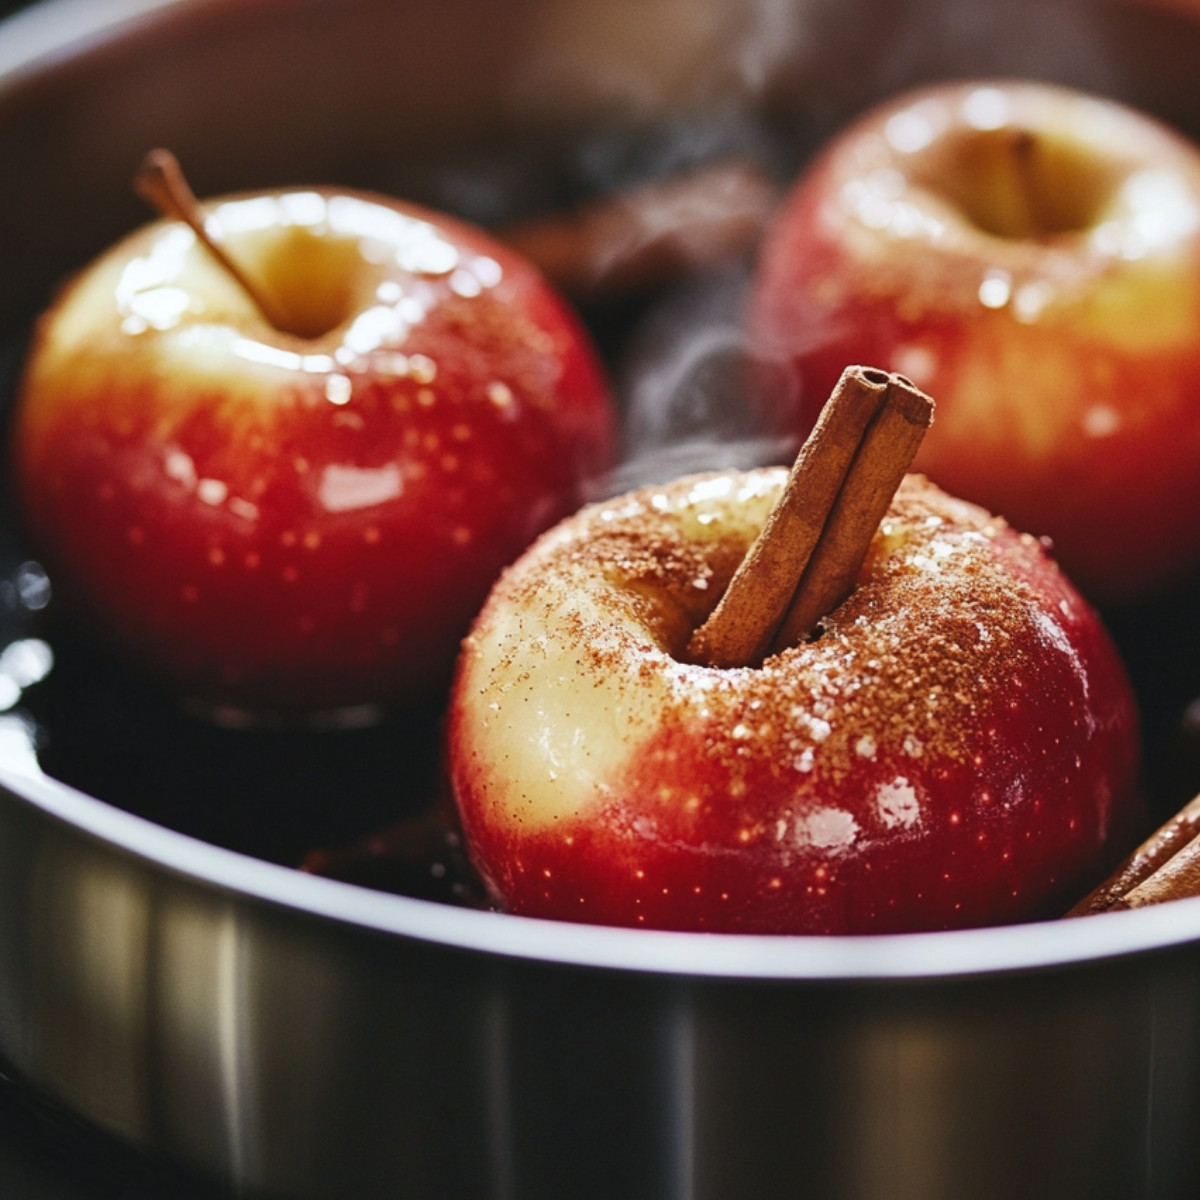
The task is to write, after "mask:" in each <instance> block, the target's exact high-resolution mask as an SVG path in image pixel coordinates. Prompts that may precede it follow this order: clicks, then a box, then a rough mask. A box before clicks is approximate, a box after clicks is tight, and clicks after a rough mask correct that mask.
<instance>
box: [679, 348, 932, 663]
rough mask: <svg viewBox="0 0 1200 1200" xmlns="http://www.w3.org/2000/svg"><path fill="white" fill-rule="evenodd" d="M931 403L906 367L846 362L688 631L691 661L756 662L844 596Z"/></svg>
mask: <svg viewBox="0 0 1200 1200" xmlns="http://www.w3.org/2000/svg"><path fill="white" fill-rule="evenodd" d="M932 412H933V402H932V401H931V400H930V399H929V398H928V397H927V396H925V395H924V394H923V393H921V392H919V391H918V390H917V389H916V388H915V387H914V386H913V385H912V384H911V383H910V382H909V381H908V380H906V379H904V378H903V377H902V376H899V375H889V374H888V373H887V372H885V371H880V370H877V369H874V368H870V367H857V366H856V367H847V368H846V370H845V371H844V372H843V373H842V377H841V379H840V380H839V381H838V384H837V386H836V387H835V388H834V390H833V393H832V395H831V396H830V398H829V400H828V401H827V402H826V404H825V407H824V409H823V410H822V412H821V416H820V418H819V420H818V421H817V424H816V427H815V428H814V429H813V431H812V433H811V434H810V435H809V437H808V440H807V441H806V442H805V443H804V446H803V447H802V448H801V450H800V453H799V455H797V457H796V461H795V463H794V465H793V466H792V469H791V471H790V473H789V475H788V479H787V482H786V483H785V485H784V489H783V492H782V494H781V495H780V498H779V500H778V501H777V503H776V505H775V507H774V508H773V509H772V511H771V513H770V515H769V516H768V518H767V521H766V523H765V524H764V526H763V528H762V530H761V531H760V533H759V535H758V537H757V538H756V539H755V541H754V543H753V544H752V545H751V547H750V549H749V551H748V552H747V553H746V556H745V558H744V559H743V560H742V563H741V565H740V566H739V567H738V569H737V571H736V572H735V573H734V576H733V578H732V580H731V581H730V583H729V586H728V587H727V588H726V590H725V593H724V595H723V596H722V597H721V600H720V602H719V603H718V604H717V607H716V608H715V609H714V610H713V613H712V615H711V616H710V617H709V618H708V620H707V621H706V622H705V623H704V624H703V625H701V626H700V628H699V629H697V630H696V632H695V633H694V634H693V635H692V638H691V641H690V642H689V644H688V650H687V653H688V657H689V658H690V659H691V660H692V661H694V662H702V663H706V664H708V665H709V666H716V667H735V666H751V665H754V664H757V663H759V662H761V661H762V659H763V657H764V656H765V655H766V654H767V653H768V652H769V651H770V650H771V649H772V647H776V648H782V646H783V645H785V644H786V645H790V644H794V642H785V640H784V639H785V637H787V636H791V634H784V632H783V627H784V626H785V625H786V626H787V628H788V629H789V630H794V629H796V628H797V627H798V622H799V621H802V620H804V619H805V616H804V614H806V613H809V612H811V611H813V610H814V608H817V607H820V605H822V604H824V605H826V607H823V608H820V611H818V612H816V615H815V617H813V621H814V622H815V621H816V620H818V619H820V617H823V616H824V615H825V614H826V613H827V612H829V611H830V610H831V609H832V608H834V607H835V606H836V605H837V604H838V603H839V602H840V601H841V600H842V599H843V598H844V596H845V593H846V592H847V591H848V590H849V588H850V587H852V586H853V581H854V577H855V575H856V574H857V571H858V568H859V566H860V565H861V563H862V560H863V558H864V556H865V555H866V552H867V549H868V547H869V546H870V544H871V539H872V538H873V537H874V534H875V530H876V529H877V528H878V526H879V522H880V520H881V519H882V517H883V514H884V512H885V511H886V509H887V505H888V503H889V502H890V500H891V498H892V496H893V495H894V494H895V490H896V488H897V486H898V485H899V482H900V479H901V478H902V477H903V475H904V472H905V470H907V468H908V466H909V465H910V464H911V462H912V459H913V455H914V454H915V453H916V445H917V444H918V443H919V441H920V437H921V436H922V435H923V434H924V431H925V429H926V428H927V427H928V425H929V422H930V420H931V419H932ZM922 422H923V423H922ZM897 433H899V434H900V437H899V439H898V440H897V439H896V437H895V435H896V434H897ZM914 433H915V435H916V436H915V438H914ZM889 484H890V490H888V486H889ZM885 492H886V495H884V493H885ZM881 496H882V497H883V498H882V507H880V497H881ZM872 514H875V515H874V520H873V522H872V520H871V517H872ZM847 579H848V580H849V583H848V584H847V583H846V580H847ZM831 597H832V599H831ZM797 614H798V615H797ZM807 632H808V629H807V628H805V629H804V630H803V631H802V633H807ZM797 640H798V637H797Z"/></svg>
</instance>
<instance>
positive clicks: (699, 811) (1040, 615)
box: [448, 426, 1140, 934]
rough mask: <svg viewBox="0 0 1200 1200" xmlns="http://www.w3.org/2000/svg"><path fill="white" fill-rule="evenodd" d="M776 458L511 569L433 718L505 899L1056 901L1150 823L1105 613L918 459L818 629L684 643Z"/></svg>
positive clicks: (964, 917)
mask: <svg viewBox="0 0 1200 1200" xmlns="http://www.w3.org/2000/svg"><path fill="white" fill-rule="evenodd" d="M935 427H936V426H935ZM785 475H786V472H785V471H783V470H782V469H761V470H758V471H754V472H750V473H745V474H739V473H727V474H718V475H709V476H698V477H689V478H687V479H684V480H681V481H679V482H676V483H674V484H671V485H668V486H664V487H652V488H646V489H644V490H641V491H638V492H634V493H631V494H628V495H625V496H623V497H619V498H617V499H614V500H611V501H608V502H605V503H601V504H597V505H593V506H590V507H588V508H586V509H584V510H583V511H582V512H581V513H579V514H577V515H576V516H574V517H572V518H569V519H568V520H567V521H565V522H563V523H561V524H560V525H559V526H557V527H556V528H555V529H554V530H552V531H550V532H549V533H547V534H545V535H544V536H543V537H542V538H541V539H539V541H538V542H537V543H535V545H534V546H533V547H532V548H531V549H530V550H529V551H528V552H527V553H526V554H525V555H523V556H522V558H521V559H520V560H518V562H517V563H516V564H515V565H514V566H513V567H511V568H510V569H508V570H507V571H506V572H505V573H504V575H503V576H502V577H501V580H500V581H499V583H498V584H497V586H496V587H495V589H494V590H493V591H492V593H491V596H490V598H489V600H488V602H487V604H486V605H485V607H484V609H483V611H482V613H481V614H480V616H479V618H478V620H477V622H476V624H475V626H474V628H473V631H472V633H471V634H470V636H469V637H468V639H467V641H466V642H465V644H464V651H463V655H462V657H461V659H460V665H459V672H458V676H457V679H456V684H455V690H454V694H453V699H452V705H451V713H450V721H449V729H448V737H449V742H448V745H449V752H450V769H451V774H452V780H453V785H454V789H455V794H456V797H457V802H458V805H459V810H460V813H461V817H462V822H463V827H464V833H465V836H466V841H467V846H468V848H469V851H470V853H471V855H472V858H473V860H474V862H475V863H476V865H477V866H478V868H479V870H480V872H481V874H482V876H483V878H484V879H485V881H486V883H487V885H488V887H489V889H490V893H491V895H492V898H493V900H494V902H495V903H496V904H497V905H499V906H500V907H503V908H505V909H507V910H509V911H512V912H515V913H520V914H525V915H530V916H538V917H550V918H557V919H564V920H572V921H585V922H595V923H601V924H615V925H630V926H645V927H653V928H663V929H686V930H713V931H717V930H719V931H726V932H757V933H793V934H794V933H841V934H844V933H867V932H894V931H910V930H925V929H942V928H951V927H964V926H976V925H987V924H999V923H1004V922H1012V921H1021V920H1028V919H1032V918H1036V917H1041V916H1048V915H1053V914H1057V913H1060V912H1062V911H1064V910H1065V909H1066V908H1067V907H1068V905H1069V904H1070V903H1071V901H1073V900H1074V899H1075V898H1077V897H1078V895H1080V894H1081V893H1082V892H1083V891H1084V890H1086V888H1087V887H1088V886H1090V884H1091V883H1093V882H1095V881H1096V880H1098V879H1099V878H1100V877H1101V875H1102V874H1103V873H1104V871H1105V870H1106V869H1107V868H1108V866H1111V864H1112V862H1113V861H1114V860H1115V858H1116V857H1117V856H1118V855H1119V853H1120V852H1121V850H1122V849H1123V848H1124V847H1125V846H1126V845H1127V844H1128V842H1129V841H1130V840H1131V839H1132V836H1133V834H1134V832H1135V828H1136V823H1137V822H1138V821H1139V820H1140V801H1139V798H1138V790H1137V779H1136V776H1137V760H1138V734H1137V719H1136V713H1135V708H1134V701H1133V698H1132V695H1131V693H1130V690H1129V685H1128V682H1127V680H1126V677H1125V674H1124V671H1123V668H1122V665H1121V663H1120V661H1119V659H1118V657H1117V655H1116V652H1115V650H1114V649H1113V646H1112V644H1111V643H1110V641H1109V639H1108V637H1107V635H1106V634H1105V632H1104V630H1103V628H1102V626H1101V624H1100V622H1099V621H1098V619H1097V618H1096V616H1095V614H1094V613H1093V611H1092V610H1091V609H1090V608H1089V607H1088V605H1087V604H1086V603H1085V601H1083V600H1082V599H1081V597H1080V595H1079V594H1078V592H1077V591H1076V590H1075V589H1074V588H1073V587H1072V585H1071V584H1070V583H1069V582H1068V581H1067V579H1066V578H1065V577H1064V575H1063V574H1062V573H1061V572H1060V571H1059V569H1058V568H1057V567H1056V566H1055V565H1054V564H1053V563H1052V562H1051V560H1050V559H1049V558H1048V557H1047V555H1046V554H1045V552H1044V549H1043V547H1042V546H1041V545H1040V543H1038V542H1037V541H1036V540H1035V539H1033V538H1032V537H1029V536H1026V535H1021V534H1018V533H1016V532H1014V531H1013V530H1012V529H1011V528H1009V526H1008V525H1007V524H1006V523H1004V522H1003V521H1001V520H998V519H995V518H992V517H989V516H988V515H987V514H986V513H985V512H983V511H982V510H981V509H979V508H976V507H975V506H972V505H968V504H965V503H962V502H960V501H957V500H953V499H951V498H949V497H948V496H946V495H945V494H944V493H942V492H940V491H939V490H937V489H936V488H934V487H932V486H931V485H929V484H928V483H926V482H925V481H924V480H922V479H919V478H916V477H910V478H909V479H908V480H907V481H906V482H905V483H904V484H903V485H902V487H901V490H900V492H899V493H898V495H897V498H896V500H895V501H894V503H893V505H892V507H891V509H890V511H889V514H888V516H887V517H886V518H885V520H884V522H883V524H882V526H881V527H880V530H879V532H878V534H877V535H876V537H875V540H874V542H873V543H872V546H871V550H870V553H869V555H868V558H867V560H866V563H865V565H864V567H863V569H862V571H861V573H860V576H859V580H858V584H857V587H856V588H855V590H854V591H853V592H852V593H851V595H850V596H849V598H848V599H847V600H845V602H844V603H842V604H841V605H840V606H839V607H838V608H837V609H835V610H834V612H832V613H831V614H829V615H828V616H827V617H826V618H825V620H824V622H823V623H822V631H821V633H820V635H819V636H818V637H816V638H815V640H810V641H807V642H805V643H803V644H801V645H799V646H796V647H794V648H792V649H788V650H785V651H783V652H782V653H780V654H777V655H773V656H771V657H768V658H767V659H766V661H765V662H764V663H763V664H762V666H761V667H736V668H713V667H707V666H698V665H694V664H692V663H689V662H687V661H685V653H686V651H685V648H686V646H687V644H688V640H689V638H690V636H691V632H692V630H693V629H694V628H695V627H696V626H697V625H699V624H700V622H701V621H703V620H704V619H705V617H706V616H707V615H708V613H709V612H710V611H711V610H712V608H713V606H714V604H715V603H716V601H717V598H718V597H719V596H720V595H721V594H722V592H723V590H724V588H725V587H726V586H727V584H728V582H729V579H730V577H731V575H732V574H733V572H734V570H735V568H736V567H737V565H738V563H739V562H740V561H741V559H742V557H743V556H744V554H745V552H746V549H747V547H748V546H749V544H750V543H751V540H752V539H753V538H754V536H755V535H756V533H757V531H758V529H759V528H760V527H761V526H762V524H763V522H764V520H765V519H766V516H767V513H768V511H769V510H770V509H771V507H772V505H773V504H774V502H775V499H776V497H777V495H778V493H779V491H780V490H781V488H782V486H783V482H784V478H785Z"/></svg>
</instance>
